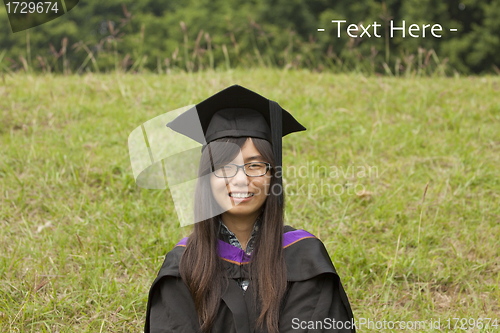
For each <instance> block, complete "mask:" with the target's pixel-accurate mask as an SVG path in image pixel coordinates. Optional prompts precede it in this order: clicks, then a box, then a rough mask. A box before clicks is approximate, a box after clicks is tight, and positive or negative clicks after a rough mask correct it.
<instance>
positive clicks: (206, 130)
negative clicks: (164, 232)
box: [129, 85, 305, 226]
mask: <svg viewBox="0 0 500 333" xmlns="http://www.w3.org/2000/svg"><path fill="white" fill-rule="evenodd" d="M165 125H166V126H165ZM303 130H305V128H304V126H302V125H301V124H300V123H299V122H297V121H296V120H295V118H293V116H292V115H291V114H290V113H289V112H288V111H286V110H283V109H282V108H281V107H280V106H279V104H278V103H276V102H274V101H271V100H269V99H267V98H265V97H263V96H261V95H259V94H257V93H255V92H253V91H251V90H248V89H246V88H244V87H241V86H238V85H234V86H231V87H229V88H226V89H224V90H222V91H220V92H218V93H216V94H215V95H213V96H211V97H209V98H208V99H206V100H204V101H202V102H200V103H198V104H196V105H191V106H186V107H183V108H180V109H177V110H174V111H170V112H167V113H165V114H162V115H160V116H158V117H155V118H153V119H151V120H149V121H147V122H145V123H144V124H142V125H141V126H139V127H137V128H136V129H135V130H134V131H132V133H131V134H130V136H129V153H130V161H131V164H132V170H133V173H134V179H135V181H136V183H137V185H138V186H139V187H142V188H148V189H165V188H167V186H168V188H169V190H170V193H171V195H172V198H173V201H174V204H175V209H176V212H177V214H178V216H179V220H180V222H181V225H183V226H184V225H188V224H192V223H196V222H199V221H201V220H203V219H207V218H210V217H213V216H216V215H219V214H221V213H223V212H224V210H223V209H222V208H220V207H215V208H214V209H210V210H208V212H207V213H206V215H203V216H198V217H197V218H195V217H194V213H193V211H194V197H195V193H196V184H197V183H198V182H199V181H200V178H203V177H210V174H208V175H201V176H200V175H198V173H197V170H198V166H199V163H200V158H201V154H202V151H203V149H204V148H205V147H206V146H207V144H208V143H211V146H214V148H215V147H216V145H218V144H220V145H221V147H222V148H221V149H227V146H226V147H225V148H224V147H223V145H224V143H219V142H213V141H214V140H217V139H220V138H224V137H252V138H260V139H264V140H267V141H268V142H270V143H271V144H272V147H273V155H274V158H275V164H276V168H277V170H281V167H282V153H281V150H282V142H281V141H282V137H283V136H285V135H287V134H290V133H293V132H298V131H303ZM200 145H201V147H202V149H200ZM234 148H235V149H239V147H237V146H236V145H235V147H234ZM275 175H276V177H277V183H278V184H279V186H280V188H281V194H280V203H282V202H283V197H282V193H283V191H282V179H281V172H277V173H275ZM207 180H208V179H207Z"/></svg>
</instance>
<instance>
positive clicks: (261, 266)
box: [179, 137, 287, 333]
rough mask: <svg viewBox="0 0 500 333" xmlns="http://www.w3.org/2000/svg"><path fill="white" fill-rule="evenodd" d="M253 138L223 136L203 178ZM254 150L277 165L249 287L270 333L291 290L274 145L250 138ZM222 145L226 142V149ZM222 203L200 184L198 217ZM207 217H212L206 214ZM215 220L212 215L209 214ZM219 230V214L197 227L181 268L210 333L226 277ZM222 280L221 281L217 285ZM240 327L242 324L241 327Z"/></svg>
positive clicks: (209, 154) (207, 157) (205, 162)
mask: <svg viewBox="0 0 500 333" xmlns="http://www.w3.org/2000/svg"><path fill="white" fill-rule="evenodd" d="M247 139H248V138H246V137H243V138H222V139H218V140H215V141H214V142H217V144H216V145H212V146H211V143H210V144H209V145H208V146H207V147H206V148H205V149H204V151H203V153H202V157H201V160H200V167H199V170H198V175H199V176H200V177H199V178H198V179H199V180H200V179H205V180H206V179H207V178H208V177H201V176H203V175H206V174H208V173H209V172H211V170H212V164H213V163H214V161H217V162H222V163H228V162H230V161H232V160H233V159H234V157H235V156H236V155H237V154H238V152H239V149H240V148H241V147H242V146H243V145H244V144H245V142H246V141H247ZM251 140H252V141H253V143H254V145H255V147H256V148H257V150H258V151H259V153H260V154H261V155H262V157H263V158H264V159H265V160H267V161H268V162H269V163H271V165H272V167H273V168H272V169H271V175H272V178H271V184H270V190H269V195H268V197H267V199H266V201H265V202H264V205H263V213H262V225H261V227H260V229H259V233H258V236H257V238H256V240H255V247H254V251H253V253H252V262H251V263H250V264H249V275H250V283H251V284H252V285H253V287H252V288H253V289H254V290H255V291H256V292H255V293H254V297H255V301H256V302H255V304H257V305H258V308H260V310H261V311H260V315H259V317H258V319H257V326H258V327H260V328H262V327H263V326H264V324H265V326H266V327H267V331H268V332H270V333H277V332H278V320H279V315H280V307H281V305H282V304H281V303H282V300H283V297H284V295H285V292H286V286H287V279H286V265H285V259H284V256H283V245H282V244H283V205H279V197H278V195H279V193H278V191H276V190H273V189H274V186H273V185H274V184H275V183H276V177H275V173H276V166H275V161H274V155H273V150H272V146H271V144H270V143H269V142H268V141H266V140H262V139H257V138H251ZM221 143H227V144H223V145H222V147H221ZM214 205H217V203H216V200H215V198H214V197H213V195H212V191H211V188H210V183H209V182H207V181H198V183H197V188H196V194H195V218H197V216H202V215H199V214H201V213H202V212H206V211H207V209H212V207H216V206H214ZM204 216H207V215H204ZM210 216H211V215H210ZM218 231H219V222H218V216H215V217H212V218H209V219H206V220H203V221H201V222H198V223H196V224H195V225H194V229H193V232H192V234H191V235H190V236H189V239H188V241H187V246H186V250H185V251H184V254H183V255H182V258H181V261H180V265H179V270H180V274H181V277H182V280H183V281H184V283H185V284H186V285H187V287H188V289H189V291H190V292H191V295H192V297H193V300H194V304H195V307H196V311H197V312H198V318H199V320H200V324H201V331H202V332H210V330H211V328H212V326H213V323H214V321H215V318H216V316H217V312H218V309H219V305H220V299H221V297H222V294H223V292H224V291H225V288H227V283H228V280H227V276H226V273H225V270H224V267H223V262H222V260H221V259H220V258H219V255H218V252H217V239H218ZM218 281H220V283H219V282H218ZM236 324H237V323H236Z"/></svg>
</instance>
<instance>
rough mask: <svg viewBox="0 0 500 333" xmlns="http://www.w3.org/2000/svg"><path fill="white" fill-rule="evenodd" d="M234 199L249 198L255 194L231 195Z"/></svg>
mask: <svg viewBox="0 0 500 333" xmlns="http://www.w3.org/2000/svg"><path fill="white" fill-rule="evenodd" d="M229 195H230V196H232V197H233V198H248V197H251V196H252V195H253V193H230V194H229Z"/></svg>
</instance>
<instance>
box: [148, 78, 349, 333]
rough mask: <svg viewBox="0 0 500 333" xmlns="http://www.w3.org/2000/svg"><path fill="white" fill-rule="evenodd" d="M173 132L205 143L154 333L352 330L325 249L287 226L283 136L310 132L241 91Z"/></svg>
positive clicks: (158, 290) (190, 114) (180, 121)
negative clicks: (188, 226) (191, 208)
mask: <svg viewBox="0 0 500 333" xmlns="http://www.w3.org/2000/svg"><path fill="white" fill-rule="evenodd" d="M193 119H198V120H199V125H200V126H197V124H193V123H192V122H193ZM168 127H170V128H171V129H172V130H174V131H176V132H179V133H181V134H184V135H186V136H188V137H190V138H193V139H195V140H196V141H198V142H201V143H203V150H202V156H201V160H200V165H199V170H198V176H199V178H198V182H197V187H196V197H195V214H194V219H195V222H197V223H195V225H194V228H193V232H192V234H191V235H190V236H189V237H188V238H187V239H183V240H181V242H179V243H178V244H177V246H176V247H174V249H172V250H171V251H170V252H169V253H168V254H167V256H166V258H165V262H164V263H163V266H162V268H161V269H160V272H159V274H158V277H157V279H156V280H155V281H154V283H153V285H152V287H151V290H150V294H149V301H148V310H147V315H146V325H145V332H147V333H149V332H151V333H157V332H176V333H177V332H237V333H246V332H269V333H274V332H289V331H290V332H291V331H293V332H308V331H314V332H322V331H325V332H326V331H331V332H333V331H342V332H351V331H352V332H353V331H354V327H353V317H352V312H351V309H350V305H349V302H348V300H347V296H346V295H345V292H344V289H343V287H342V285H341V283H340V279H339V277H338V275H337V274H336V272H335V269H334V267H333V265H332V263H331V260H330V258H329V256H328V253H327V252H326V249H325V247H324V246H323V244H322V243H321V241H320V240H318V239H317V238H316V237H314V236H313V235H312V234H310V233H308V232H306V231H304V230H295V229H294V228H292V227H289V226H284V223H283V204H284V201H283V190H282V180H281V137H282V136H284V135H286V134H289V133H291V132H297V131H301V130H305V128H304V127H303V126H302V125H300V124H299V123H298V122H297V121H296V120H295V119H294V118H293V117H292V116H291V115H290V114H289V113H288V112H287V111H285V110H283V109H281V107H280V106H279V105H278V104H277V103H275V102H272V101H269V100H267V99H266V98H264V97H262V96H260V95H258V94H256V93H254V92H252V91H250V90H248V89H245V88H243V87H240V86H232V87H229V88H227V89H225V90H223V91H221V92H219V93H218V94H216V95H214V96H212V97H210V98H209V99H207V100H205V101H203V102H201V103H199V104H198V105H197V106H196V108H194V109H192V110H189V111H187V112H186V113H184V114H183V115H181V116H179V117H178V118H176V119H175V120H174V121H172V122H170V123H169V124H168ZM197 127H201V130H202V132H203V137H202V138H201V140H200V135H199V133H194V132H193V131H195V132H196V130H193V129H194V128H197ZM198 132H199V130H198Z"/></svg>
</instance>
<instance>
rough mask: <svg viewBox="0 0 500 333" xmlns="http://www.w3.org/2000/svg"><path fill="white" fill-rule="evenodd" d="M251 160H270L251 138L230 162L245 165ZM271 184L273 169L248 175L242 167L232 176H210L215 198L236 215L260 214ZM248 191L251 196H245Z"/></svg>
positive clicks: (225, 208)
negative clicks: (265, 158) (263, 155)
mask: <svg viewBox="0 0 500 333" xmlns="http://www.w3.org/2000/svg"><path fill="white" fill-rule="evenodd" d="M249 162H269V161H266V160H264V158H263V157H262V156H261V155H260V153H259V151H258V150H257V148H255V145H254V144H253V142H252V140H251V139H248V140H247V141H246V142H245V144H244V145H243V146H242V147H241V152H240V153H239V154H238V155H237V156H236V158H235V159H234V160H232V161H231V162H230V163H228V164H236V165H243V164H245V163H249ZM270 184H271V171H268V172H267V173H266V174H265V175H264V176H261V177H248V176H247V175H245V173H244V172H243V170H242V169H241V168H240V169H238V173H237V174H236V176H234V177H232V178H218V177H216V176H215V175H214V174H212V175H211V177H210V185H211V187H212V193H213V196H214V198H215V200H216V201H217V203H218V204H219V205H220V206H221V207H222V209H223V210H224V211H225V212H226V214H230V215H233V216H235V217H246V216H249V215H258V214H259V212H260V208H261V207H262V205H263V204H264V202H265V201H266V198H267V195H268V193H269V186H270ZM234 193H238V194H234ZM247 193H249V194H251V196H249V197H247V198H244V196H245V194H247ZM233 194H234V195H233ZM236 196H238V197H236Z"/></svg>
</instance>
